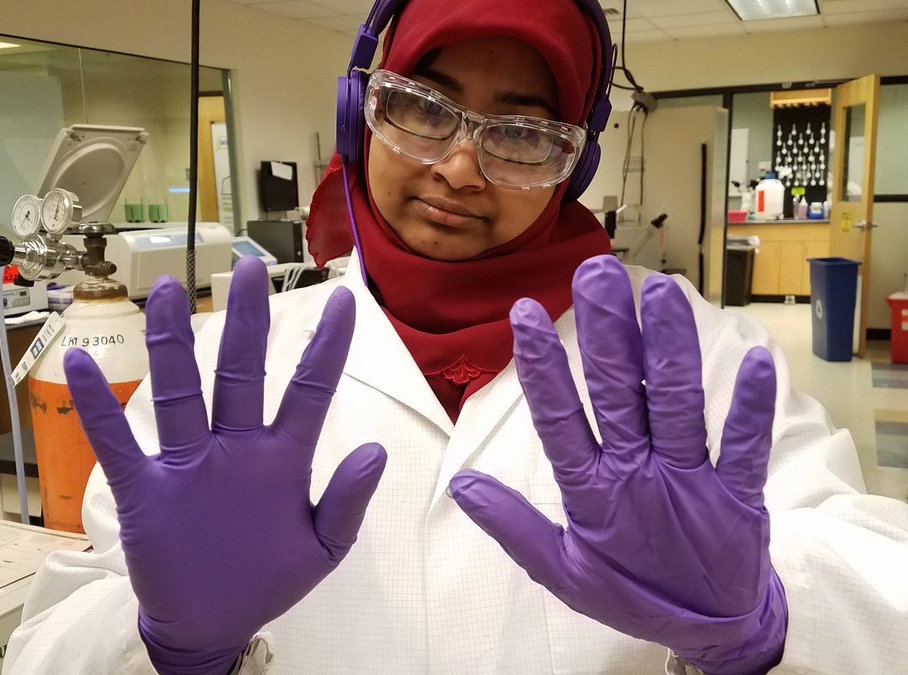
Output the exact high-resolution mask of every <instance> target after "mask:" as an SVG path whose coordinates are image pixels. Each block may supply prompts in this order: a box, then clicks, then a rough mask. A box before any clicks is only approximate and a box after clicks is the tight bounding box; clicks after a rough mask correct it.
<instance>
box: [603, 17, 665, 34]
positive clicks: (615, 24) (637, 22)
mask: <svg viewBox="0 0 908 675" xmlns="http://www.w3.org/2000/svg"><path fill="white" fill-rule="evenodd" d="M608 27H609V30H610V31H611V32H612V35H621V19H618V20H616V21H609V22H608ZM625 27H626V28H627V32H628V33H631V32H636V31H641V30H653V29H654V28H655V26H654V25H653V24H652V22H651V21H649V19H628V20H627V21H626V22H625Z"/></svg>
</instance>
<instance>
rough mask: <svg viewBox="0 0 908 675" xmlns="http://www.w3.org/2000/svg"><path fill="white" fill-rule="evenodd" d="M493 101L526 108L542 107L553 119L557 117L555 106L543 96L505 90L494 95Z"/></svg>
mask: <svg viewBox="0 0 908 675" xmlns="http://www.w3.org/2000/svg"><path fill="white" fill-rule="evenodd" d="M495 101H496V102H498V103H506V104H508V105H516V106H521V107H527V108H542V109H543V110H545V111H547V112H548V113H549V114H550V115H551V116H552V118H553V119H558V111H557V110H555V106H554V105H552V104H551V103H550V102H549V100H548V99H547V98H545V97H544V96H536V95H534V94H521V93H520V92H516V91H506V92H503V93H501V94H498V95H496V96H495Z"/></svg>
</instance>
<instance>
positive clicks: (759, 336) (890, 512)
mask: <svg viewBox="0 0 908 675" xmlns="http://www.w3.org/2000/svg"><path fill="white" fill-rule="evenodd" d="M679 283H680V284H681V285H682V287H683V288H685V290H686V291H687V294H688V297H689V298H690V300H691V304H692V306H693V308H694V314H695V316H696V319H697V323H698V326H699V330H700V337H701V350H702V352H703V369H704V388H705V390H706V401H707V410H706V417H707V427H708V431H709V437H710V439H719V438H720V436H721V430H722V425H723V424H724V420H725V416H726V414H727V412H728V408H729V406H730V402H731V394H732V391H733V386H734V378H735V376H736V374H737V369H738V365H740V362H741V360H742V359H743V358H744V355H745V354H746V352H747V351H748V350H749V349H750V348H751V347H753V346H755V345H762V346H765V347H766V348H767V349H769V350H770V352H771V353H772V355H773V359H774V361H775V364H776V370H777V381H778V393H777V400H776V416H775V422H774V425H773V447H772V454H771V457H770V463H769V475H768V479H767V483H766V489H765V498H766V505H767V508H768V510H769V512H770V518H771V521H770V522H771V543H770V553H771V556H772V562H773V565H774V567H775V569H776V571H777V573H778V574H779V577H780V578H781V580H782V582H783V584H784V586H785V593H786V597H787V599H788V608H789V620H788V633H787V637H786V642H785V651H784V655H783V659H782V662H781V663H780V664H779V665H778V666H777V667H776V668H775V669H773V671H772V672H773V673H799V674H803V673H823V674H824V675H828V674H830V673H895V672H904V669H905V667H906V664H908V640H905V635H908V504H905V503H904V502H900V501H897V500H895V499H890V498H887V497H881V496H874V495H868V494H865V488H864V483H863V479H862V476H861V470H860V465H859V463H858V458H857V452H856V450H855V446H854V442H853V440H852V438H851V434H850V433H849V432H848V431H847V430H845V429H835V428H834V426H833V424H832V421H831V420H830V418H829V416H828V415H827V413H826V412H825V410H824V409H823V408H822V406H820V404H819V403H817V401H815V400H814V399H812V398H810V397H808V396H806V395H804V394H801V393H798V392H793V391H792V390H791V382H790V374H789V371H788V366H787V363H786V360H785V357H784V355H783V354H782V351H781V349H780V348H779V346H778V345H777V344H776V343H775V341H774V340H773V339H772V338H771V337H770V335H769V334H768V332H767V331H766V330H765V329H764V328H763V327H762V326H761V325H760V324H759V323H758V322H756V321H754V320H753V319H752V318H750V317H747V316H745V315H743V314H738V313H734V312H729V311H727V310H726V311H722V310H719V309H718V308H716V307H714V306H712V305H710V304H709V303H707V302H706V301H705V300H703V298H701V297H700V295H699V294H698V293H697V292H696V290H694V289H693V288H692V287H691V286H690V284H689V283H687V282H686V280H679ZM804 358H812V356H811V355H810V354H805V355H804ZM719 447H720V443H711V446H710V454H711V456H712V459H713V460H714V461H715V460H716V459H717V457H718V452H719Z"/></svg>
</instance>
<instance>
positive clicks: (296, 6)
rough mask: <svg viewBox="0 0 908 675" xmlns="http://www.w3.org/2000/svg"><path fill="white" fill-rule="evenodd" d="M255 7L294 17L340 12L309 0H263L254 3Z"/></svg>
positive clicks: (314, 16) (309, 17)
mask: <svg viewBox="0 0 908 675" xmlns="http://www.w3.org/2000/svg"><path fill="white" fill-rule="evenodd" d="M254 7H255V9H261V10H264V11H266V12H271V13H273V14H280V15H281V16H289V17H290V18H292V19H307V20H308V19H317V18H321V17H325V16H339V15H340V12H337V11H335V10H333V9H328V8H327V7H323V6H322V5H316V4H315V3H314V2H307V0H281V1H280V2H262V3H257V4H256V5H254Z"/></svg>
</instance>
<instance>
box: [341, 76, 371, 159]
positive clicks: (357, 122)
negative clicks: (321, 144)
mask: <svg viewBox="0 0 908 675" xmlns="http://www.w3.org/2000/svg"><path fill="white" fill-rule="evenodd" d="M365 99H366V74H365V73H362V72H361V71H359V70H354V71H352V72H351V73H350V76H349V77H343V76H341V77H339V78H337V120H336V123H337V141H336V142H337V153H338V154H339V155H340V156H341V157H343V158H344V159H346V160H347V161H348V162H358V161H360V160H361V159H362V154H363V127H364V125H365V119H366V118H365V115H364V114H363V106H364V105H365Z"/></svg>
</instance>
